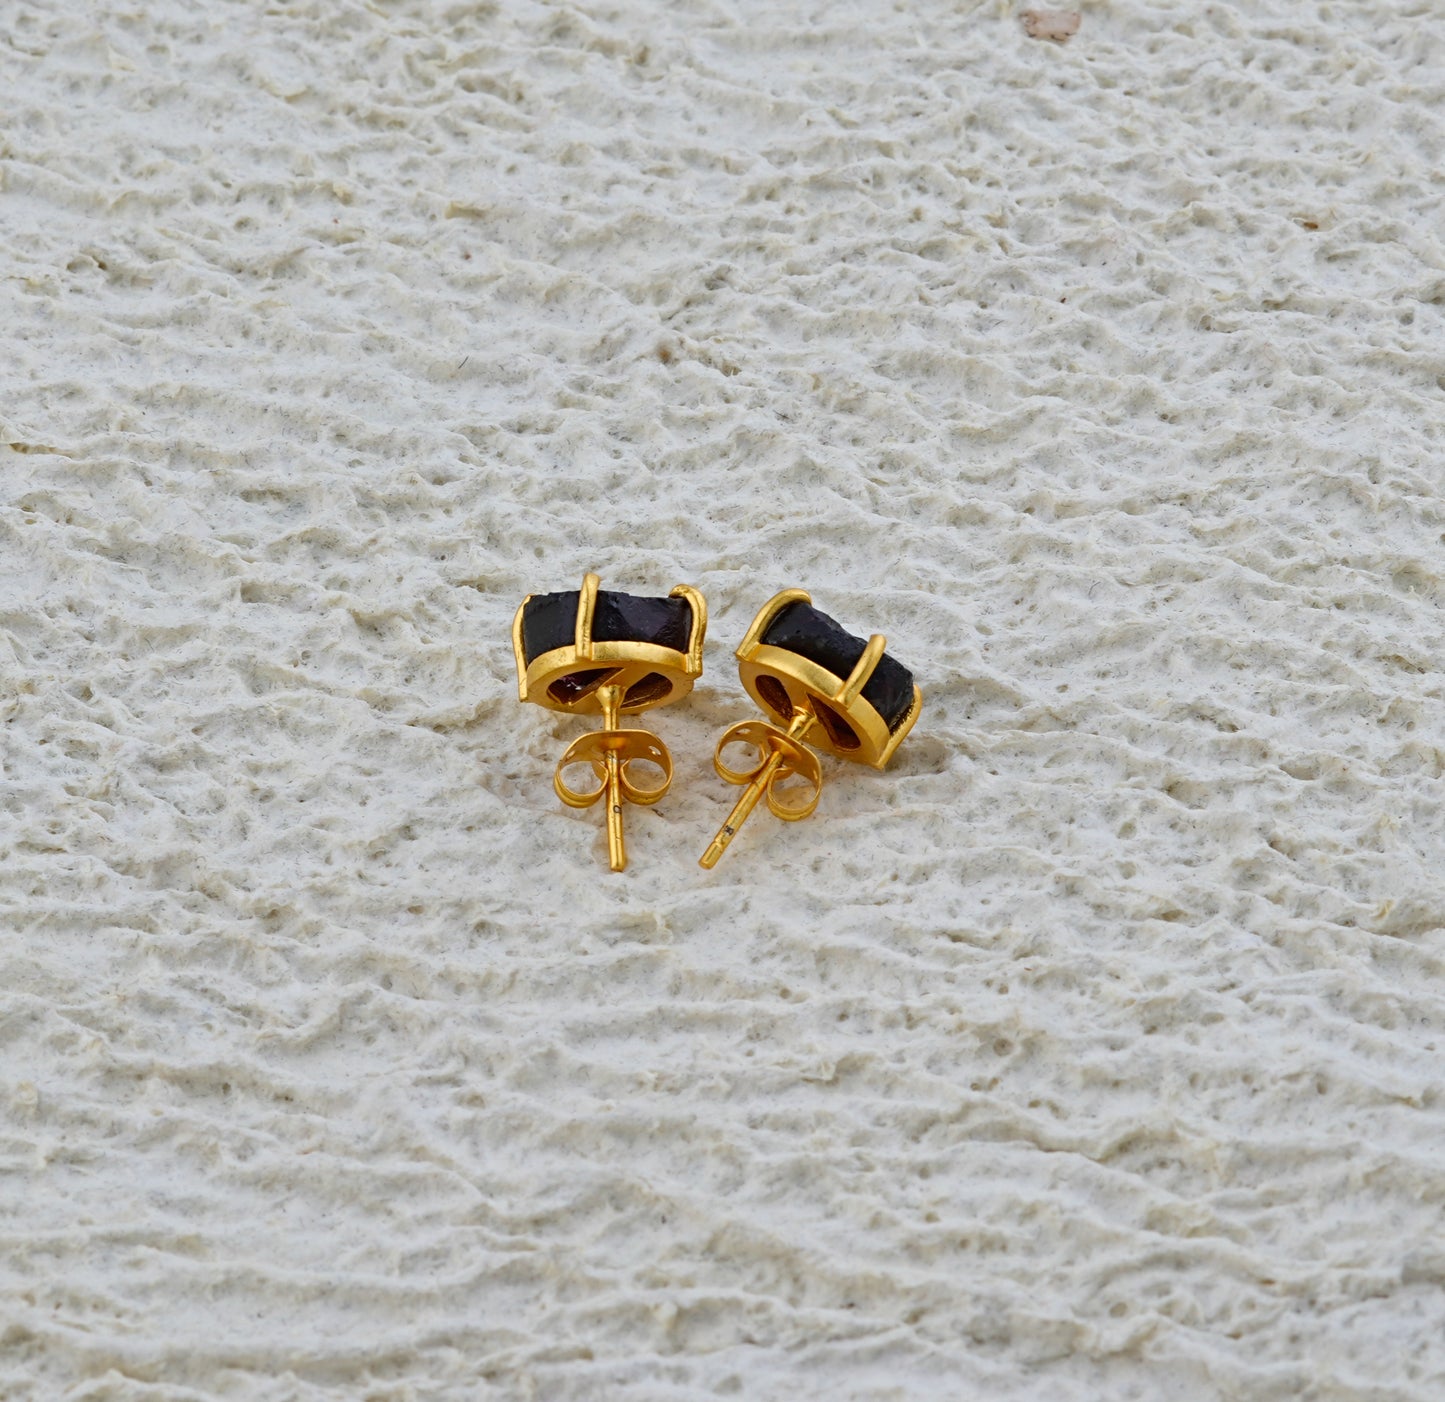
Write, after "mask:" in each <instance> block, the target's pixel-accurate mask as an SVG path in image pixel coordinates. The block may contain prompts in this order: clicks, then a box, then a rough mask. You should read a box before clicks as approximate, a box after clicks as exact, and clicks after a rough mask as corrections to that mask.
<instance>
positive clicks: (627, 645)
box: [512, 573, 707, 715]
mask: <svg viewBox="0 0 1445 1402" xmlns="http://www.w3.org/2000/svg"><path fill="white" fill-rule="evenodd" d="M600 585H601V579H600V578H599V577H598V576H597V575H595V574H591V573H589V574H587V575H586V576H584V578H583V581H582V588H581V589H580V590H579V591H578V595H577V626H576V636H575V638H574V640H573V642H572V644H571V645H570V646H568V647H557V648H552V649H551V650H550V651H549V652H544V653H541V654H539V655H538V656H536V657H534V658H533V659H532V661H531V664H530V665H528V663H527V658H526V651H525V649H524V646H523V639H522V623H523V617H524V615H525V613H526V609H527V605H528V603H529V602H530V601H531V599H532V597H533V596H532V595H531V594H528V595H527V597H526V598H525V599H523V600H522V602H521V604H520V605H519V606H518V608H517V612H516V615H515V616H514V617H513V619H512V651H513V653H514V655H515V657H516V662H517V699H518V700H519V701H531V702H532V703H533V704H535V705H539V706H545V707H546V708H547V709H548V710H549V711H560V712H562V713H563V714H565V715H595V714H597V713H598V712H599V711H601V709H602V706H601V703H600V701H599V699H598V695H597V693H598V692H599V691H600V690H601V689H602V688H603V687H604V686H617V687H619V688H620V690H621V694H622V698H623V699H622V705H621V708H620V709H621V713H622V714H624V715H637V714H639V713H640V712H642V711H649V710H652V709H653V708H654V707H657V706H671V705H672V704H674V703H675V702H677V701H681V700H682V699H683V697H685V696H686V695H687V694H688V692H690V691H691V690H692V688H693V684H694V683H695V682H696V681H697V679H698V677H700V676H701V675H702V649H703V639H704V638H705V636H706V633H707V603H706V602H705V601H704V599H703V597H702V595H701V594H700V593H699V592H698V591H697V590H696V589H694V588H693V587H692V586H691V585H690V584H679V585H677V586H676V587H674V588H673V589H672V590H670V591H669V594H668V597H669V598H673V599H686V600H687V602H688V605H689V607H690V608H691V611H692V626H691V628H690V630H689V632H688V645H687V651H686V652H682V651H679V650H677V649H675V648H670V647H662V646H660V645H658V644H656V643H640V642H631V641H628V640H618V641H598V640H596V639H594V638H593V637H592V617H593V612H594V610H595V608H596V604H597V591H598V588H599V586H600ZM578 672H584V673H586V672H596V673H598V675H597V676H596V677H595V678H590V679H589V681H588V684H587V686H586V689H585V690H584V691H582V692H581V693H580V694H579V695H578V696H577V698H576V699H575V700H568V699H566V698H565V697H559V696H558V695H557V694H556V692H555V691H554V690H553V688H554V687H556V686H557V685H558V684H559V683H560V682H561V681H562V679H563V678H564V677H568V676H571V675H573V674H575V673H578ZM651 677H658V678H660V679H661V680H662V681H664V682H666V684H667V689H666V691H661V692H660V691H658V690H657V688H656V687H655V686H653V687H650V688H649V689H648V690H646V691H645V692H643V693H641V694H639V695H638V696H636V698H635V699H634V700H632V701H628V699H627V692H628V691H629V689H633V688H636V687H637V686H638V685H639V684H640V683H642V682H644V681H645V680H647V679H649V678H651Z"/></svg>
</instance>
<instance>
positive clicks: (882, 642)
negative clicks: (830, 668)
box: [833, 633, 888, 710]
mask: <svg viewBox="0 0 1445 1402" xmlns="http://www.w3.org/2000/svg"><path fill="white" fill-rule="evenodd" d="M887 646H888V639H887V638H886V637H884V635H883V634H882V633H874V634H873V636H872V637H870V638H869V639H868V646H867V647H865V648H864V649H863V651H862V654H861V655H860V656H859V658H858V660H857V661H856V662H855V663H854V664H853V670H852V671H851V672H849V673H848V680H847V681H845V682H844V683H843V685H842V686H840V687H839V688H838V690H837V691H836V692H834V694H833V700H834V701H835V702H836V703H837V704H838V705H839V706H841V707H842V708H843V709H844V710H847V709H848V707H849V706H851V705H852V704H853V703H854V702H855V701H856V700H857V699H858V693H859V692H861V691H862V690H863V688H864V687H865V686H867V685H868V678H869V677H871V676H872V675H873V673H874V671H875V670H876V669H877V667H878V661H879V659H880V658H881V657H882V656H883V649H884V648H886V647H887Z"/></svg>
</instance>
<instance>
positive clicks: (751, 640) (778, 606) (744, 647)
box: [733, 589, 813, 662]
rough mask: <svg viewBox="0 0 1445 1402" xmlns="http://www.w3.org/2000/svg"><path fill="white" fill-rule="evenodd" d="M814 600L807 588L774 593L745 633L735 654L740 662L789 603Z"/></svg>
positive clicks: (808, 602) (802, 602)
mask: <svg viewBox="0 0 1445 1402" xmlns="http://www.w3.org/2000/svg"><path fill="white" fill-rule="evenodd" d="M812 602H813V596H812V595H811V594H810V593H808V591H807V590H806V589H784V590H783V591H782V592H781V593H778V594H774V595H773V597H772V598H771V599H769V600H768V601H767V603H765V604H764V605H763V606H762V608H760V609H759V610H758V614H757V617H756V618H754V619H753V621H752V623H751V624H749V625H748V631H747V632H746V633H744V634H743V640H742V642H740V643H739V644H738V648H737V651H736V652H735V653H734V654H733V656H734V657H736V658H737V659H738V660H739V661H740V662H744V661H746V660H747V658H748V656H749V654H750V653H751V652H752V650H753V649H754V648H755V647H757V645H758V639H759V638H761V637H762V636H763V634H764V633H765V632H767V630H768V625H769V624H770V623H772V621H773V619H775V618H776V617H777V616H778V615H779V614H780V613H782V611H783V610H784V609H785V608H787V606H788V605H789V604H811V603H812Z"/></svg>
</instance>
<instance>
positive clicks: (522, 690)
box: [512, 594, 532, 701]
mask: <svg viewBox="0 0 1445 1402" xmlns="http://www.w3.org/2000/svg"><path fill="white" fill-rule="evenodd" d="M531 602H532V596H531V595H530V594H528V595H527V597H526V598H525V599H523V600H522V602H521V603H520V604H519V605H518V606H517V612H516V614H515V616H514V617H513V619H512V652H513V654H514V655H515V657H516V659H517V700H518V701H525V700H526V699H527V652H526V649H525V648H524V647H523V646H522V617H523V615H524V614H525V613H526V612H527V605H528V604H529V603H531Z"/></svg>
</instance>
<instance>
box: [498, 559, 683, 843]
mask: <svg viewBox="0 0 1445 1402" xmlns="http://www.w3.org/2000/svg"><path fill="white" fill-rule="evenodd" d="M600 583H601V581H600V580H599V579H598V577H597V576H596V575H595V574H588V575H587V576H586V577H585V578H584V579H583V581H582V588H581V589H579V590H570V591H566V592H563V593H559V594H529V595H527V597H526V598H525V599H523V600H522V604H521V607H520V608H518V610H517V615H516V617H515V619H513V621H512V648H513V651H514V652H515V653H516V658H517V697H518V699H519V700H521V701H532V702H535V703H536V704H538V705H540V706H546V707H547V708H548V710H552V711H564V712H567V713H569V714H575V713H593V712H600V713H601V715H602V726H603V728H602V729H601V730H599V731H594V732H593V733H592V734H590V735H584V736H582V737H581V738H580V739H578V740H574V741H573V742H572V744H571V745H569V746H568V747H567V751H566V753H565V754H564V755H563V756H562V758H561V759H560V760H559V761H558V763H557V772H556V773H555V775H554V776H553V779H552V786H553V788H555V789H556V791H557V797H558V798H560V799H561V800H562V802H563V803H565V804H567V805H568V807H570V808H590V807H591V806H592V805H593V804H594V803H599V802H603V801H604V800H605V802H606V805H607V855H608V862H609V865H610V866H611V868H612V870H613V871H621V870H622V869H623V868H624V867H625V866H626V865H627V847H626V844H625V842H624V839H623V828H622V805H623V804H624V803H638V804H652V803H656V802H657V801H658V799H660V798H661V797H662V796H663V795H664V794H665V793H666V792H667V791H668V789H669V787H671V784H672V756H671V755H670V754H669V753H668V749H667V746H666V745H664V744H663V743H662V741H661V740H659V739H658V738H657V736H655V735H653V734H652V733H651V732H650V731H646V730H623V729H619V725H618V722H619V720H620V719H621V717H622V716H623V715H632V714H636V713H637V712H639V711H646V710H650V709H651V708H652V707H653V706H666V705H670V704H671V703H672V702H674V701H679V700H681V699H682V698H683V697H684V696H686V695H687V693H688V692H689V691H691V690H692V684H693V682H695V681H696V680H697V678H698V677H700V676H701V675H702V644H703V635H704V634H705V633H706V631H707V605H706V603H705V602H704V601H703V597H702V595H701V594H699V593H698V591H697V590H696V589H693V588H691V587H690V586H688V585H686V584H679V585H678V586H677V588H675V589H674V590H673V591H672V593H671V594H670V595H668V597H667V598H665V599H658V598H639V597H638V596H637V595H634V594H618V593H610V592H608V591H605V590H603V589H600V588H599V587H598V586H599V585H600ZM579 764H586V765H590V766H591V768H592V772H593V775H594V777H595V778H596V780H597V783H596V786H595V787H594V788H590V789H574V788H573V787H572V786H571V785H570V784H568V783H567V781H566V779H565V777H564V772H565V771H566V770H567V769H569V768H570V767H572V766H574V765H579ZM637 764H649V765H651V766H653V767H654V768H655V769H656V770H658V771H659V772H660V773H661V778H660V779H657V780H654V781H653V782H652V783H651V784H650V785H649V784H647V783H646V782H644V781H643V780H642V779H641V778H639V777H638V776H637V775H636V774H635V772H634V769H633V766H634V765H637Z"/></svg>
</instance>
